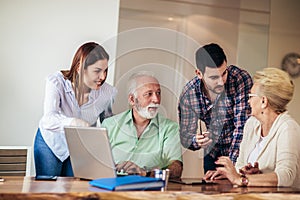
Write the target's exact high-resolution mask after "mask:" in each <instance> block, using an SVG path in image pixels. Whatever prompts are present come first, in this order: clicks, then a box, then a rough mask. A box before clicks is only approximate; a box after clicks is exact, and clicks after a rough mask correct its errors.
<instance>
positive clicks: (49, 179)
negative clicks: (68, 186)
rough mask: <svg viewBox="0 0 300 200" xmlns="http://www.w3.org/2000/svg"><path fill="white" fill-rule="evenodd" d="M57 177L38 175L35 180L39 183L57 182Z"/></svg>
mask: <svg viewBox="0 0 300 200" xmlns="http://www.w3.org/2000/svg"><path fill="white" fill-rule="evenodd" d="M56 179H57V176H51V175H38V176H36V177H35V180H38V181H56Z"/></svg>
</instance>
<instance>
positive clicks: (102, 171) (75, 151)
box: [64, 127, 116, 179]
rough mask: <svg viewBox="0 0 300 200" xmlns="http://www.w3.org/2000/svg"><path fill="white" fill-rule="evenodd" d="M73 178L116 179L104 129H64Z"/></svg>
mask: <svg viewBox="0 0 300 200" xmlns="http://www.w3.org/2000/svg"><path fill="white" fill-rule="evenodd" d="M64 129H65V135H66V139H67V144H68V147H69V153H70V159H71V164H72V168H73V173H74V176H75V177H78V178H83V179H97V178H108V177H116V171H115V164H114V160H113V157H112V152H111V146H110V142H109V138H108V135H107V131H106V129H105V128H98V127H65V128H64Z"/></svg>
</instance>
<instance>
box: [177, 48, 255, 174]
mask: <svg viewBox="0 0 300 200" xmlns="http://www.w3.org/2000/svg"><path fill="white" fill-rule="evenodd" d="M196 64H197V69H196V71H195V72H196V76H195V77H194V78H193V79H192V80H191V81H189V82H188V83H187V84H186V85H185V87H184V88H183V91H182V93H181V95H180V98H179V105H178V111H179V123H180V139H181V143H182V145H183V146H184V147H185V148H189V149H191V150H198V149H200V148H204V153H205V157H204V172H205V173H206V172H207V171H208V170H214V169H215V168H216V165H215V163H214V162H215V161H216V159H217V158H218V157H219V156H229V157H230V159H231V161H232V162H233V163H235V162H236V159H237V157H238V154H239V147H240V143H241V140H242V138H243V128H244V124H245V122H246V120H247V118H248V113H250V107H249V105H248V94H249V92H250V89H251V87H252V84H253V83H252V79H251V76H250V75H249V73H248V72H247V71H245V70H243V69H241V68H238V67H236V66H233V65H230V66H227V59H226V55H225V53H224V51H223V49H222V48H221V47H220V46H219V45H217V44H213V43H212V44H208V45H205V46H203V47H201V48H199V49H198V50H197V52H196ZM198 119H200V120H201V121H203V122H204V123H205V125H206V127H207V131H208V133H207V132H206V133H204V132H202V133H201V131H202V128H201V127H200V132H198V133H197V129H198Z"/></svg>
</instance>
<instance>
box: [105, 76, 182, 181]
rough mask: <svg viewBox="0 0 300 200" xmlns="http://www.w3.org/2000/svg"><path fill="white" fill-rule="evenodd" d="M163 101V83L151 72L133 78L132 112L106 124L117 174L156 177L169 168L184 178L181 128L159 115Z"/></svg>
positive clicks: (116, 117)
mask: <svg viewBox="0 0 300 200" xmlns="http://www.w3.org/2000/svg"><path fill="white" fill-rule="evenodd" d="M160 101H161V88H160V84H159V82H158V80H157V79H156V78H155V77H154V76H153V75H152V74H151V73H150V72H138V73H135V74H133V75H132V76H131V77H130V79H129V82H128V102H129V104H130V106H131V109H129V110H127V111H124V112H122V113H120V114H118V115H115V116H113V117H110V118H107V119H105V120H104V121H103V123H102V127H105V128H106V129H107V130H108V135H109V139H110V143H111V148H112V152H113V157H114V160H115V163H116V169H117V171H122V172H125V173H128V174H139V175H143V176H146V175H152V176H153V173H152V174H151V172H153V170H154V169H169V170H170V178H173V179H174V178H180V177H181V173H182V169H183V164H182V155H181V145H180V137H179V127H178V124H177V123H176V122H174V121H171V120H170V119H167V118H165V117H164V116H162V115H161V114H159V113H158V109H159V106H160Z"/></svg>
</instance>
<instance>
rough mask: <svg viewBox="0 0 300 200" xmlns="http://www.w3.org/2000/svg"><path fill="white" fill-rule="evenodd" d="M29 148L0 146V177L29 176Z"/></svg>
mask: <svg viewBox="0 0 300 200" xmlns="http://www.w3.org/2000/svg"><path fill="white" fill-rule="evenodd" d="M30 155H31V147H27V146H0V176H29V174H30V163H31V161H30V159H31V156H30Z"/></svg>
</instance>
